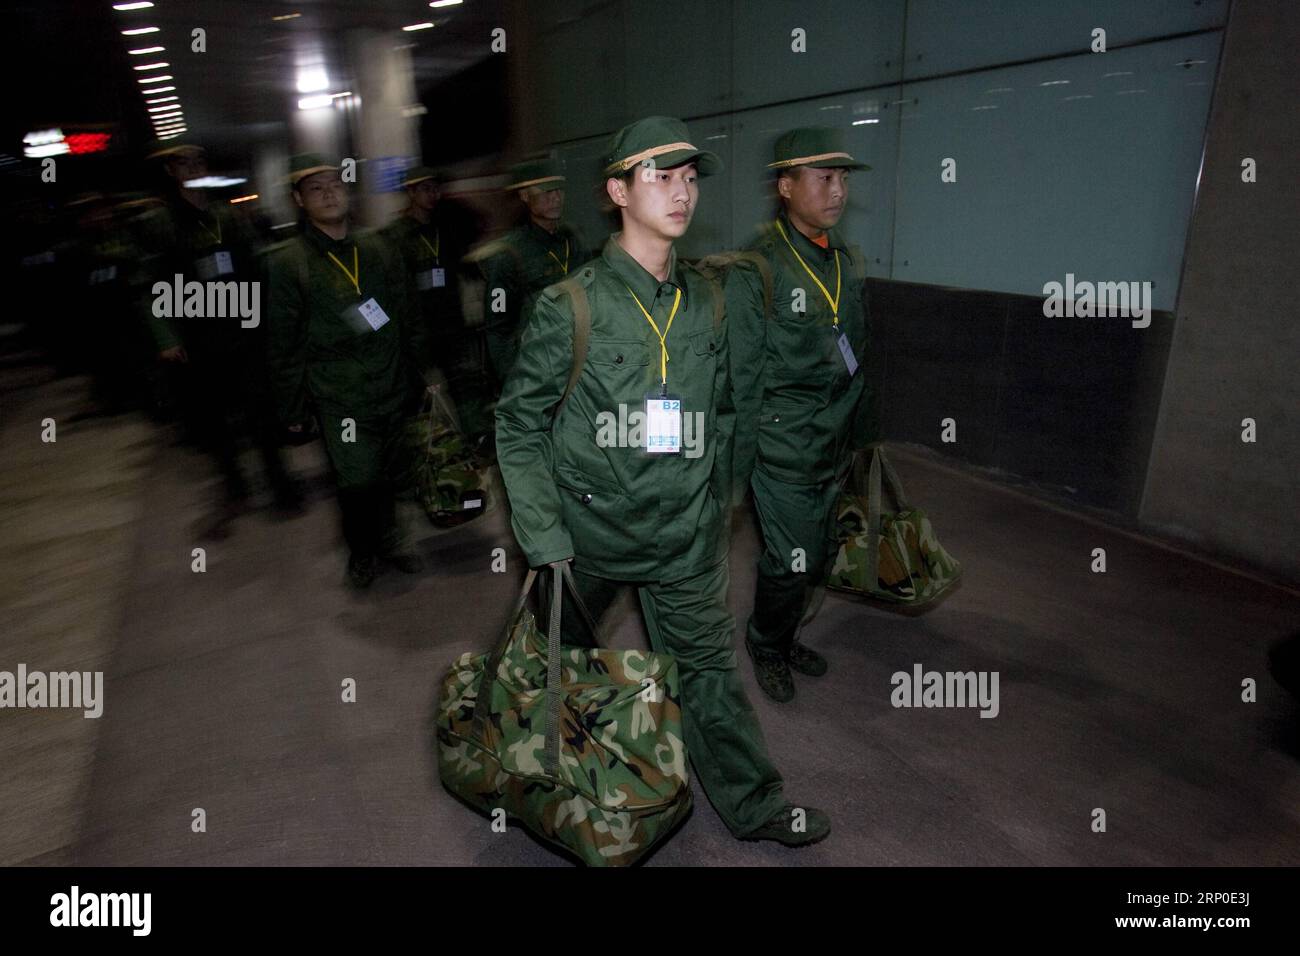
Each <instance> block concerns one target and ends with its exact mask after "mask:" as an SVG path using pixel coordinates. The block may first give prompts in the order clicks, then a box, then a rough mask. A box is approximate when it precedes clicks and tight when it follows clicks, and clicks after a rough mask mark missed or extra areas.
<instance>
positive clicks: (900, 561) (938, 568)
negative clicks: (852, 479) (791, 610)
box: [826, 495, 961, 606]
mask: <svg viewBox="0 0 1300 956" xmlns="http://www.w3.org/2000/svg"><path fill="white" fill-rule="evenodd" d="M836 521H837V536H838V538H839V541H840V548H839V553H837V554H836V555H835V561H834V563H833V564H832V565H831V570H830V576H829V578H828V579H827V582H826V586H827V587H829V588H833V589H835V590H837V591H852V592H855V593H857V594H859V595H863V596H866V597H872V598H877V599H879V600H881V601H888V602H890V603H892V604H905V605H911V606H921V605H925V604H929V603H930V602H931V601H933V600H935V599H936V598H937V597H939V595H941V594H942V593H943V592H944V591H946V590H947V589H948V588H949V587H951V586H952V585H953V584H955V583H956V581H957V579H958V578H959V577H960V576H961V565H960V564H959V563H958V562H957V561H955V560H954V559H953V557H952V556H951V555H950V554H948V552H947V551H945V550H944V548H943V545H941V544H940V543H939V539H938V538H936V537H935V534H934V528H932V527H931V526H930V519H929V518H928V517H926V515H925V512H924V511H921V510H919V509H915V508H912V509H909V510H906V511H899V512H893V513H891V512H885V513H883V514H881V516H880V564H879V567H878V568H877V577H878V578H879V580H877V581H868V580H867V573H868V571H867V569H868V562H867V559H866V554H867V548H868V547H869V546H870V535H869V533H868V529H869V527H870V524H869V508H868V503H867V498H866V496H865V495H863V496H858V495H843V496H841V498H840V503H839V508H838V511H837V515H836Z"/></svg>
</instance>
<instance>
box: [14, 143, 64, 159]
mask: <svg viewBox="0 0 1300 956" xmlns="http://www.w3.org/2000/svg"><path fill="white" fill-rule="evenodd" d="M67 152H71V149H70V148H69V147H68V144H67V143H62V142H60V143H46V144H45V145H44V146H24V147H23V155H24V156H27V157H29V158H31V159H40V158H41V157H42V156H59V155H61V154H63V153H67Z"/></svg>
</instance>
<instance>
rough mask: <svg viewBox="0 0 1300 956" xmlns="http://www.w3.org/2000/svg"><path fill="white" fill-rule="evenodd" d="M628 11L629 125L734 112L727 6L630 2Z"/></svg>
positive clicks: (676, 0)
mask: <svg viewBox="0 0 1300 956" xmlns="http://www.w3.org/2000/svg"><path fill="white" fill-rule="evenodd" d="M623 9H624V14H623V16H624V24H625V28H626V44H627V53H626V58H625V62H626V64H627V117H626V119H625V120H624V122H630V121H631V120H633V119H636V118H638V117H641V116H651V115H667V116H678V117H682V118H686V117H690V116H704V115H707V114H709V113H722V112H725V111H726V110H728V109H729V108H730V103H731V18H730V16H729V15H728V14H729V12H730V9H729V4H728V3H725V2H722V0H715V2H712V3H701V2H698V0H657V2H655V3H627V4H625V5H624V8H623ZM606 42H608V41H606ZM620 125H621V124H620Z"/></svg>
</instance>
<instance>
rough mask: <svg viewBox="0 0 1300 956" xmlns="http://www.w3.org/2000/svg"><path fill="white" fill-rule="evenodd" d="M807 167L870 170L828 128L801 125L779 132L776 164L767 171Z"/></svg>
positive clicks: (835, 132)
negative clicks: (797, 127)
mask: <svg viewBox="0 0 1300 956" xmlns="http://www.w3.org/2000/svg"><path fill="white" fill-rule="evenodd" d="M792 166H811V167H812V168H813V169H828V168H832V167H834V168H838V169H870V168H871V167H870V166H868V165H867V164H866V163H859V162H858V161H857V160H855V159H854V158H853V157H852V156H850V155H849V154H848V152H847V151H846V150H845V149H844V143H843V141H842V139H841V137H840V131H839V130H837V129H833V128H831V127H829V126H805V127H802V128H801V129H792V130H790V131H789V132H787V133H782V134H781V138H780V139H778V140H777V141H776V161H775V162H772V163H768V164H767V168H768V169H778V170H780V169H789V168H790V167H792Z"/></svg>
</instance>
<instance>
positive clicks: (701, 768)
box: [561, 561, 785, 836]
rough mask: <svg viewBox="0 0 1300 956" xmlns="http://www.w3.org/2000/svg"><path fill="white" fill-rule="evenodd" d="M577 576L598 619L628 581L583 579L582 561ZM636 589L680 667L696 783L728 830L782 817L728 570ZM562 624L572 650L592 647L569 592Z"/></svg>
mask: <svg viewBox="0 0 1300 956" xmlns="http://www.w3.org/2000/svg"><path fill="white" fill-rule="evenodd" d="M573 578H574V583H575V584H576V585H577V588H578V592H579V593H580V594H581V595H582V600H583V603H584V604H586V606H587V610H589V611H590V612H591V615H592V618H593V619H594V620H596V621H599V620H600V618H601V616H602V615H603V614H604V612H605V611H606V610H607V609H608V608H609V606H610V604H611V603H613V601H614V598H615V597H616V596H617V595H618V592H619V590H620V589H621V588H622V587H623V586H625V585H626V584H628V583H629V582H625V581H614V580H611V579H609V578H602V577H598V576H596V575H593V574H585V573H583V572H582V571H581V570H580V569H579V568H578V567H577V565H576V562H575V566H574V569H573ZM634 586H635V587H636V589H637V597H638V598H639V599H640V602H641V613H642V614H643V615H644V617H645V623H646V630H647V631H648V632H649V634H650V646H651V647H652V648H653V649H654V651H655V652H656V653H658V654H667V655H670V656H671V657H673V658H675V659H676V661H677V669H678V674H679V676H680V678H681V695H682V699H681V707H682V727H683V731H684V733H685V736H686V751H687V754H688V755H689V756H690V759H691V766H692V767H693V768H694V774H695V777H696V779H697V780H698V781H699V783H700V785H701V786H702V787H703V788H704V792H705V793H706V794H707V795H708V798H709V802H710V803H712V804H713V808H714V809H715V810H716V811H717V812H718V816H720V817H721V818H722V822H723V823H725V824H726V825H727V829H729V830H730V831H731V832H732V833H733V834H734V835H736V836H745V835H747V834H749V833H751V832H753V831H754V830H756V829H758V828H759V827H760V826H762V825H763V824H764V823H766V822H767V821H768V820H771V819H772V817H774V816H777V815H778V814H779V813H781V811H782V810H783V808H784V807H785V798H784V796H783V789H782V781H781V774H780V773H778V772H777V769H776V767H774V766H773V765H772V760H771V758H770V757H769V756H768V753H767V745H766V744H765V743H764V741H763V731H762V728H761V727H760V726H759V723H758V715H757V714H755V713H754V709H753V707H751V706H750V703H749V698H748V697H746V696H745V689H744V687H743V686H742V685H741V683H740V675H739V674H738V673H737V672H736V651H735V648H734V646H733V642H734V639H735V619H734V618H733V617H732V615H731V612H730V611H729V610H728V609H727V564H726V562H725V561H724V562H722V563H721V564H719V565H717V566H716V567H714V568H712V569H710V570H708V571H705V572H703V573H700V574H697V575H694V576H692V577H689V578H686V579H684V580H681V581H674V582H673V583H671V584H664V583H660V582H644V583H637V584H635V585H634ZM561 622H562V630H563V640H564V642H565V643H566V644H573V645H577V646H588V647H589V646H591V645H592V643H593V642H592V637H591V635H589V634H588V633H587V629H586V627H585V626H584V625H583V623H582V620H581V618H580V617H579V616H578V613H577V611H576V609H575V608H573V606H572V598H571V596H570V595H569V592H568V589H565V593H564V613H563V614H562V616H561Z"/></svg>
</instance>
